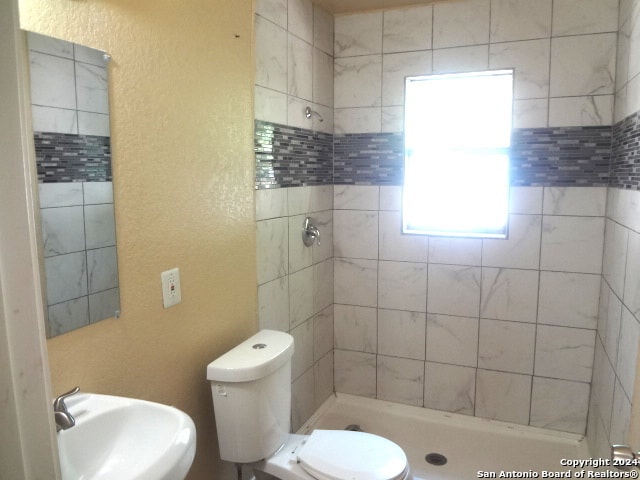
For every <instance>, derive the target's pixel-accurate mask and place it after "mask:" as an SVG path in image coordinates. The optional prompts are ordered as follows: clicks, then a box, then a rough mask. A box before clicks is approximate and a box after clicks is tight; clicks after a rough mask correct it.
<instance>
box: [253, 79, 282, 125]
mask: <svg viewBox="0 0 640 480" xmlns="http://www.w3.org/2000/svg"><path fill="white" fill-rule="evenodd" d="M254 91H255V99H254V104H255V105H254V110H255V113H254V116H255V118H256V120H263V121H265V122H273V123H279V124H280V125H286V124H287V95H286V94H285V93H281V92H276V91H275V90H270V89H268V88H263V87H260V86H258V85H256V86H255V89H254Z"/></svg>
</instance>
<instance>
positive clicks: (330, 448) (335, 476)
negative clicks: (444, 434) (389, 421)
mask: <svg viewBox="0 0 640 480" xmlns="http://www.w3.org/2000/svg"><path fill="white" fill-rule="evenodd" d="M296 456H297V460H298V463H299V464H300V466H302V468H303V469H304V470H305V471H306V472H307V473H309V475H311V476H313V477H314V478H316V479H318V480H403V479H405V478H407V475H408V464H407V456H406V455H405V453H404V451H403V450H402V449H401V448H400V447H399V446H398V445H396V444H395V443H393V442H392V441H390V440H387V439H386V438H383V437H380V436H378V435H373V434H371V433H365V432H353V431H345V430H314V431H313V432H312V433H311V435H309V437H308V438H307V439H306V441H305V442H304V444H303V445H302V446H301V448H300V449H299V450H298V451H297V452H296Z"/></svg>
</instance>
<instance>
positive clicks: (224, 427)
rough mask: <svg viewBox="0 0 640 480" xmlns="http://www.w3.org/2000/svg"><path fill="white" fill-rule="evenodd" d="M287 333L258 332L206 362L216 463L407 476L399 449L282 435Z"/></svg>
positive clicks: (320, 474) (407, 479) (349, 438)
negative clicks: (224, 462)
mask: <svg viewBox="0 0 640 480" xmlns="http://www.w3.org/2000/svg"><path fill="white" fill-rule="evenodd" d="M292 355H293V337H292V336H291V335H289V334H288V333H284V332H278V331H275V330H261V331H260V332H258V333H257V334H256V335H254V336H253V337H251V338H249V339H248V340H245V341H244V342H242V343H241V344H240V345H238V346H236V347H234V348H233V349H231V350H230V351H228V352H227V353H225V354H224V355H222V356H221V357H219V358H218V359H216V360H214V361H213V362H211V363H210V364H209V365H208V367H207V379H208V380H209V382H210V383H211V394H212V396H213V407H214V411H215V417H216V425H217V430H218V444H219V446H220V457H221V458H222V460H226V461H228V462H233V463H235V464H237V465H249V466H250V467H251V468H252V469H253V470H254V472H256V473H258V474H260V473H263V472H264V473H266V474H269V475H271V476H272V477H275V478H278V479H280V480H314V479H315V480H412V476H411V473H410V469H409V464H408V462H407V456H406V455H405V453H404V452H403V450H402V449H401V448H400V447H399V446H398V445H396V444H395V443H393V442H392V441H390V440H387V439H386V438H383V437H380V436H378V435H373V434H371V433H365V432H357V431H348V430H314V431H313V432H312V433H311V434H310V435H297V434H291V433H289V430H290V417H291V357H292Z"/></svg>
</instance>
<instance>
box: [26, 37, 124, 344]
mask: <svg viewBox="0 0 640 480" xmlns="http://www.w3.org/2000/svg"><path fill="white" fill-rule="evenodd" d="M27 45H28V50H29V66H30V82H31V103H32V105H31V108H32V115H33V130H34V134H33V135H34V143H35V152H36V163H37V170H38V187H39V188H38V190H39V196H40V219H41V227H42V231H41V233H42V236H41V246H42V254H41V258H43V261H44V265H43V268H42V269H41V270H42V271H43V272H44V275H43V277H44V280H43V281H44V282H45V283H46V286H45V287H44V292H45V298H46V303H47V312H46V315H45V317H46V318H47V319H48V321H47V323H48V325H47V336H48V337H54V336H56V335H60V334H63V333H66V332H69V331H71V330H74V329H76V328H79V327H82V326H85V325H89V324H91V323H95V322H97V321H99V320H103V319H105V318H111V317H114V316H115V317H118V316H119V314H120V291H119V282H118V264H117V253H116V233H115V218H114V210H113V188H112V173H111V145H110V131H109V95H108V90H109V88H108V69H107V67H108V63H109V58H110V57H109V55H108V54H106V53H105V52H101V51H99V50H94V49H92V48H88V47H84V46H82V45H76V44H73V43H71V42H67V41H64V40H59V39H55V38H51V37H47V36H44V35H40V34H36V33H32V32H27Z"/></svg>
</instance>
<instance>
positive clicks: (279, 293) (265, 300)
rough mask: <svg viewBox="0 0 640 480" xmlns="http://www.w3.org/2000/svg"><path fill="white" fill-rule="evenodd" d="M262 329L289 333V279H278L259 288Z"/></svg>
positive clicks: (286, 277) (259, 322) (259, 317)
mask: <svg viewBox="0 0 640 480" xmlns="http://www.w3.org/2000/svg"><path fill="white" fill-rule="evenodd" d="M258 325H259V326H260V329H265V328H268V329H271V330H279V331H281V332H288V331H289V277H288V276H284V277H280V278H276V279H275V280H272V281H271V282H267V283H264V284H262V285H260V286H258Z"/></svg>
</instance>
